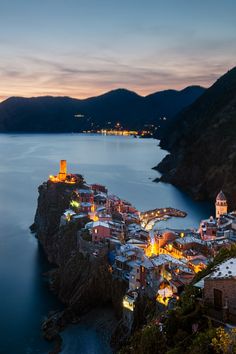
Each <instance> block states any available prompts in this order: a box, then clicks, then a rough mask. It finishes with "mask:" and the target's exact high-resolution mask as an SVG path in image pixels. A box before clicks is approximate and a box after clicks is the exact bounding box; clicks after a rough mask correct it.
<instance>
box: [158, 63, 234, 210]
mask: <svg viewBox="0 0 236 354" xmlns="http://www.w3.org/2000/svg"><path fill="white" fill-rule="evenodd" d="M235 142H236V68H233V69H232V70H230V71H229V72H228V73H226V74H225V75H224V76H222V77H221V78H220V79H219V80H217V81H216V83H215V84H214V85H213V86H212V87H210V88H209V89H207V90H206V91H205V93H204V94H203V95H202V96H201V97H200V98H199V99H198V100H197V101H196V102H194V103H193V104H192V105H191V106H190V107H189V108H188V109H186V110H185V111H184V112H182V113H181V114H180V115H179V116H178V117H177V118H176V119H175V122H174V124H171V125H170V126H169V128H168V131H167V132H166V135H165V138H163V139H162V141H161V146H162V147H163V148H165V149H167V150H169V151H170V154H169V155H167V156H166V158H165V159H164V160H163V161H162V162H161V163H160V164H159V165H158V166H157V169H158V170H159V171H160V172H162V173H163V176H162V178H161V180H162V181H165V182H170V183H173V184H174V185H176V186H178V187H181V188H182V189H184V190H185V191H187V192H188V193H189V194H191V195H192V196H193V197H194V198H196V199H215V197H216V195H217V193H218V192H219V190H221V189H223V190H224V192H225V194H226V196H227V198H228V199H229V201H230V204H231V207H232V208H235V207H236V184H235V178H234V176H235V173H236V145H235Z"/></svg>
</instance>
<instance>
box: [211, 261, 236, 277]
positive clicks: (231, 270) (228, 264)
mask: <svg viewBox="0 0 236 354" xmlns="http://www.w3.org/2000/svg"><path fill="white" fill-rule="evenodd" d="M235 277H236V258H230V259H228V260H227V261H225V262H223V263H221V264H219V265H218V266H217V267H216V268H215V269H214V270H213V272H212V273H211V274H210V275H209V277H208V278H209V279H225V278H235Z"/></svg>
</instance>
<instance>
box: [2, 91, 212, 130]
mask: <svg viewBox="0 0 236 354" xmlns="http://www.w3.org/2000/svg"><path fill="white" fill-rule="evenodd" d="M196 87H197V89H196ZM186 89H189V90H190V92H189V93H188V94H187V95H185V93H184V94H183V92H184V90H186ZM193 91H196V92H193ZM204 91H205V89H204V88H202V87H200V86H194V88H191V87H190V88H185V89H183V90H180V91H178V90H165V91H159V92H155V93H153V94H151V95H147V96H140V95H138V94H137V93H136V92H133V91H130V90H127V89H115V90H111V91H108V92H106V93H104V94H102V95H99V96H95V97H90V98H86V99H76V98H73V97H69V96H48V95H47V96H38V97H37V96H36V97H29V98H27V97H17V96H13V97H9V98H8V99H6V100H5V101H3V102H1V103H0V131H1V132H8V131H9V132H10V131H19V132H20V131H29V132H36V131H38V132H44V131H45V132H49V131H51V132H70V131H81V130H83V129H91V128H104V127H108V126H109V125H108V122H111V123H110V125H111V126H114V125H115V123H116V122H120V123H121V125H122V126H124V128H128V129H141V128H142V127H143V126H144V125H145V124H153V123H156V124H158V119H159V117H161V116H163V115H166V116H168V118H172V117H173V116H174V115H175V114H176V113H177V112H179V111H180V110H182V109H183V108H184V107H186V106H187V105H189V104H190V103H192V102H193V101H194V100H195V99H196V98H198V97H199V96H200V95H201V94H202V93H203V92H204ZM163 96H164V98H163ZM168 97H169V98H168ZM78 114H81V115H83V116H84V118H80V120H79V121H78V119H77V120H76V119H75V115H78Z"/></svg>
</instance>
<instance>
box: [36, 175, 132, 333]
mask: <svg viewBox="0 0 236 354" xmlns="http://www.w3.org/2000/svg"><path fill="white" fill-rule="evenodd" d="M81 183H82V182H81ZM76 187H81V185H77V186H75V185H69V184H68V185H67V184H61V183H52V182H50V181H48V182H47V183H43V184H42V185H41V186H40V187H39V197H38V207H37V211H36V215H35V222H34V224H33V225H32V227H31V229H32V230H33V231H34V232H36V235H37V237H38V240H39V242H40V244H41V245H42V247H43V249H44V251H45V254H46V255H47V258H48V260H49V261H50V262H51V263H52V264H53V266H54V267H53V269H52V270H51V271H50V272H49V278H50V285H51V289H52V290H53V291H54V292H55V293H56V294H57V295H58V297H59V299H60V300H61V301H62V302H63V303H64V304H65V310H64V311H63V313H62V314H59V315H56V316H55V315H53V316H52V317H50V318H49V320H48V321H47V322H46V323H45V324H44V332H45V336H46V337H47V338H48V339H52V338H56V336H57V333H58V330H60V329H61V328H62V327H64V325H65V324H66V323H68V322H76V321H77V320H78V318H79V316H81V315H82V314H84V313H86V312H87V311H89V310H91V309H92V308H95V307H101V306H103V305H106V304H109V305H111V304H112V306H113V309H114V310H115V313H116V315H117V316H118V318H119V317H120V316H121V313H122V309H121V304H122V297H123V295H124V292H125V289H126V285H125V284H124V283H123V282H120V281H117V280H116V281H114V280H113V278H112V275H111V271H110V266H109V264H108V261H107V252H106V251H107V249H106V250H105V249H104V250H103V249H101V250H100V252H99V255H97V254H96V255H95V254H94V252H93V251H94V250H93V247H92V245H91V243H89V242H87V241H83V243H82V242H79V237H78V232H79V231H80V229H81V228H82V227H83V226H84V224H85V223H86V222H88V219H85V220H83V221H81V222H78V223H72V222H71V223H68V224H67V225H64V226H60V216H61V215H62V213H63V212H64V211H65V209H67V208H68V207H69V203H70V200H71V195H72V193H73V190H74V188H76ZM104 247H107V246H105V245H104Z"/></svg>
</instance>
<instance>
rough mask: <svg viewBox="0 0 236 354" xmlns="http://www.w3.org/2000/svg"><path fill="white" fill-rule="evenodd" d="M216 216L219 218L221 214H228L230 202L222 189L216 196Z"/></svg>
mask: <svg viewBox="0 0 236 354" xmlns="http://www.w3.org/2000/svg"><path fill="white" fill-rule="evenodd" d="M215 207H216V218H219V217H220V216H221V215H224V214H227V211H228V203H227V199H226V197H225V195H224V193H223V192H222V191H220V193H219V194H218V195H217V197H216V203H215Z"/></svg>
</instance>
